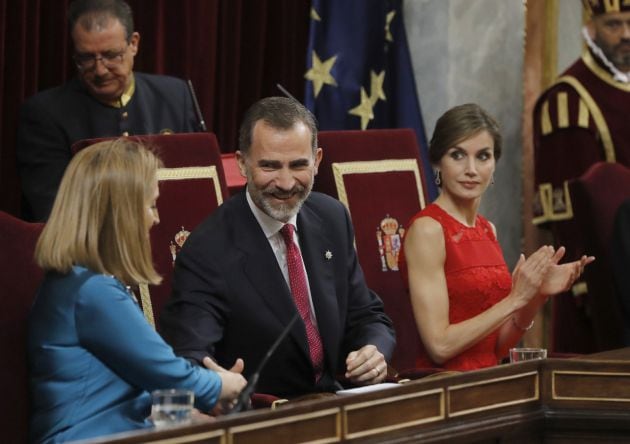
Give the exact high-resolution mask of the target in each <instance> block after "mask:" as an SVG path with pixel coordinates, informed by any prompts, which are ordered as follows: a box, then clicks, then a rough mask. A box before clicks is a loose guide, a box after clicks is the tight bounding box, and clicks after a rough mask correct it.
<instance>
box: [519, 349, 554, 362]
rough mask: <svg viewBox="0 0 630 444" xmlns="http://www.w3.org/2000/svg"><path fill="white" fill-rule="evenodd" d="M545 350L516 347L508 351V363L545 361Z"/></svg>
mask: <svg viewBox="0 0 630 444" xmlns="http://www.w3.org/2000/svg"><path fill="white" fill-rule="evenodd" d="M546 357H547V349H545V348H532V347H517V348H511V349H510V362H521V361H529V360H531V359H545V358H546Z"/></svg>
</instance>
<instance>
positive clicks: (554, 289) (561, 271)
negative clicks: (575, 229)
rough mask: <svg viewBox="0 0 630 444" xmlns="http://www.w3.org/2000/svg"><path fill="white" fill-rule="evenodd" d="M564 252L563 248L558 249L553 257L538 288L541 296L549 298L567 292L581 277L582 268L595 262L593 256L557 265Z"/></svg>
mask: <svg viewBox="0 0 630 444" xmlns="http://www.w3.org/2000/svg"><path fill="white" fill-rule="evenodd" d="M565 252H566V250H565V248H564V247H560V248H558V251H556V253H555V254H554V255H553V257H552V264H551V266H550V267H549V269H548V270H547V274H546V275H545V278H544V279H543V282H542V285H541V286H540V293H541V294H543V295H545V296H550V295H554V294H557V293H561V292H563V291H567V290H568V289H569V288H571V286H572V285H573V283H574V282H575V281H576V280H577V279H578V278H579V277H580V276H581V275H582V273H583V272H584V267H586V266H587V265H588V264H590V263H591V262H593V261H594V260H595V257H594V256H582V257H581V258H580V259H579V260H577V261H573V262H567V263H566V264H562V265H559V264H558V262H560V260H561V259H562V258H563V257H564V253H565Z"/></svg>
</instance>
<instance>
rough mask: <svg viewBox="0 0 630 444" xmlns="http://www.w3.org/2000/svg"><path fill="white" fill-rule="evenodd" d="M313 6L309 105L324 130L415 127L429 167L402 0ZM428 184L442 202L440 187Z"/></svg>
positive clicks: (324, 1)
mask: <svg viewBox="0 0 630 444" xmlns="http://www.w3.org/2000/svg"><path fill="white" fill-rule="evenodd" d="M311 7H312V9H311V24H310V37H309V45H308V53H307V66H306V70H305V75H304V77H305V78H306V90H305V105H306V106H307V108H309V109H310V110H311V111H312V112H313V114H315V116H316V117H317V120H318V122H319V128H320V129H322V130H342V129H362V130H365V129H372V128H412V129H413V130H414V131H415V133H416V137H417V139H418V145H419V147H420V157H421V159H422V164H423V165H425V166H426V167H427V168H429V166H430V165H431V162H430V161H429V157H428V153H427V146H428V145H427V142H426V136H425V132H424V123H423V121H422V113H421V111H420V103H419V102H418V95H417V93H416V84H415V79H414V76H413V69H412V65H411V58H410V56H409V48H408V46H407V36H406V34H405V27H404V21H403V11H402V0H343V1H339V0H312V2H311ZM322 55H325V57H324V59H323V60H322V57H321V56H322ZM431 175H432V172H431V171H425V177H430V176H431ZM427 186H428V194H429V197H430V198H434V197H435V196H436V195H437V189H436V187H435V184H434V183H433V181H429V183H428V184H427Z"/></svg>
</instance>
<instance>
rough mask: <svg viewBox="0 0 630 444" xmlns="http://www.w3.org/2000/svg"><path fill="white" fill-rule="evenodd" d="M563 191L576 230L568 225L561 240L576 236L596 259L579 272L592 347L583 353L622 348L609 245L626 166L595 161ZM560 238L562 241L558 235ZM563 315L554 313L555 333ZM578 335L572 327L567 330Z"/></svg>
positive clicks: (628, 187) (624, 195)
mask: <svg viewBox="0 0 630 444" xmlns="http://www.w3.org/2000/svg"><path fill="white" fill-rule="evenodd" d="M568 189H569V193H570V196H571V204H572V208H571V210H572V211H573V223H574V224H575V225H574V227H575V229H574V231H573V232H571V231H569V229H568V228H567V230H566V236H567V237H568V238H567V241H566V243H567V244H568V243H570V242H574V243H575V242H576V239H578V240H579V243H581V244H583V248H584V251H585V252H586V253H587V254H589V255H594V256H595V257H596V260H595V262H593V263H592V264H590V265H589V266H588V267H586V270H585V272H584V281H585V282H586V285H587V288H588V296H587V297H588V300H587V301H586V302H587V304H588V307H589V310H588V314H589V316H590V320H589V322H588V323H586V324H584V325H583V327H584V328H585V329H587V330H588V331H586V332H583V333H584V334H585V335H586V336H590V337H591V338H592V340H593V345H592V346H593V347H594V349H593V350H585V351H586V352H595V351H603V350H610V349H613V348H619V347H622V346H623V327H622V318H621V314H620V313H621V309H620V305H619V301H618V298H617V295H616V292H615V287H614V284H613V274H612V260H611V258H612V256H611V255H612V250H611V247H612V232H613V226H614V219H615V215H616V213H617V209H618V208H619V206H620V205H621V204H622V202H623V201H624V200H626V199H628V198H630V169H628V168H627V167H625V166H623V165H621V164H618V163H608V162H598V163H596V164H594V165H593V166H591V167H590V168H589V169H588V170H587V171H586V172H585V173H584V174H583V175H582V176H580V177H579V178H577V179H574V180H572V181H570V182H569V183H568ZM562 235H563V234H562V233H560V234H559V236H560V237H562ZM559 241H560V242H561V243H562V242H563V239H559ZM569 259H573V258H569ZM562 316H563V313H562V312H560V311H559V310H557V311H556V312H555V313H554V335H555V334H560V332H558V331H557V330H558V329H567V327H568V323H567V322H564V321H563V320H562V319H560V318H561V317H562ZM578 333H579V332H575V331H572V332H570V333H569V334H571V335H576V334H578ZM576 337H577V336H576Z"/></svg>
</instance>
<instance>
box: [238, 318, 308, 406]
mask: <svg viewBox="0 0 630 444" xmlns="http://www.w3.org/2000/svg"><path fill="white" fill-rule="evenodd" d="M299 318H300V312H299V311H296V312H295V315H293V317H292V318H291V320H290V321H289V323H288V324H287V326H286V327H284V330H282V333H280V336H278V337H277V338H276V342H274V343H273V344H272V345H271V347H269V350H267V354H265V356H264V357H263V359H262V361H260V364H258V368H257V369H256V371H255V372H254V373H253V374H252V376H251V377H250V378H249V380H248V381H247V384H246V385H245V388H243V390H242V391H241V393H239V395H238V398H237V399H236V404H235V405H234V407H233V408H232V409H231V410H230V414H231V413H238V412H240V411H242V410H244V409H245V410H246V407H247V406H248V405H249V397H250V396H251V395H252V393H254V390H255V389H256V384H257V383H258V378H259V377H260V372H261V371H262V369H263V368H264V367H265V365H266V364H267V361H268V360H269V358H270V357H271V355H273V353H274V352H275V351H276V349H277V348H278V346H279V345H280V343H281V342H282V341H283V340H284V338H286V337H287V335H288V334H289V331H290V330H291V327H293V324H295V322H296V321H297V320H298V319H299Z"/></svg>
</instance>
